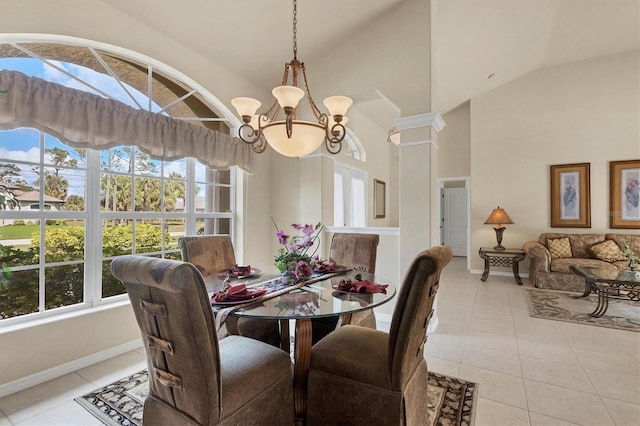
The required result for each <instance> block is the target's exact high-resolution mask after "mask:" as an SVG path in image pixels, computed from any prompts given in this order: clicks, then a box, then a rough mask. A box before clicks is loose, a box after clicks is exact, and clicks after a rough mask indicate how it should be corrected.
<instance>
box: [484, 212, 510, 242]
mask: <svg viewBox="0 0 640 426" xmlns="http://www.w3.org/2000/svg"><path fill="white" fill-rule="evenodd" d="M512 223H513V221H512V220H511V218H510V217H509V215H508V214H507V212H505V211H504V209H501V208H500V206H498V208H496V209H493V211H492V212H491V214H490V215H489V217H488V218H487V220H485V222H484V224H485V225H496V226H495V227H494V229H495V231H496V240H497V242H498V245H497V246H495V247H493V248H494V249H495V250H504V249H505V248H504V246H503V245H502V234H504V230H505V229H507V228H505V227H504V226H502V225H509V224H512Z"/></svg>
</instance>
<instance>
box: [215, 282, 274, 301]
mask: <svg viewBox="0 0 640 426" xmlns="http://www.w3.org/2000/svg"><path fill="white" fill-rule="evenodd" d="M266 292H267V290H266V289H264V288H262V289H248V288H247V286H246V285H245V284H237V285H234V286H230V287H227V288H226V289H224V290H217V291H214V292H213V294H212V295H211V301H212V302H213V303H216V302H217V303H221V302H242V301H244V300H251V299H253V298H255V297H258V296H262V295H263V294H265V293H266Z"/></svg>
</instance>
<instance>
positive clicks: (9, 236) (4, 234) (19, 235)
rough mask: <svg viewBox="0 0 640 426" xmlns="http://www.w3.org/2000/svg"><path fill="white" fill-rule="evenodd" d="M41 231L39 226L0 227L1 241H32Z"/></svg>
mask: <svg viewBox="0 0 640 426" xmlns="http://www.w3.org/2000/svg"><path fill="white" fill-rule="evenodd" d="M39 231H40V227H39V226H38V225H19V226H13V225H6V226H0V240H21V239H24V238H29V239H31V236H32V235H33V233H34V232H39Z"/></svg>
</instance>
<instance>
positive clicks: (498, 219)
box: [484, 206, 513, 225]
mask: <svg viewBox="0 0 640 426" xmlns="http://www.w3.org/2000/svg"><path fill="white" fill-rule="evenodd" d="M510 223H513V221H512V220H511V218H510V217H509V215H508V214H507V212H505V211H504V209H501V208H500V206H498V208H497V209H493V211H492V212H491V214H490V215H489V217H488V218H487V220H485V222H484V224H485V225H505V224H510Z"/></svg>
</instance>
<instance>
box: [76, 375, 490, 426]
mask: <svg viewBox="0 0 640 426" xmlns="http://www.w3.org/2000/svg"><path fill="white" fill-rule="evenodd" d="M477 389H478V386H477V384H475V383H472V382H467V381H464V380H460V379H457V378H454V377H449V376H445V375H442V374H437V373H431V372H429V387H428V390H427V392H428V397H427V401H429V403H428V407H427V408H428V410H429V426H436V425H451V426H456V425H460V426H472V425H473V422H474V418H473V410H474V402H475V398H476V395H477V392H476V390H477ZM148 390H149V389H148V377H147V370H142V371H140V372H138V373H136V374H134V375H132V376H130V377H127V378H125V379H122V380H118V381H117V382H115V383H112V384H110V385H107V386H105V387H103V388H101V389H98V390H95V391H93V392H91V393H88V394H87V395H84V396H81V397H79V398H76V401H77V402H78V403H79V404H80V405H82V406H83V407H84V408H85V409H87V410H88V411H89V412H90V413H91V414H93V415H94V416H96V417H97V418H98V419H99V420H100V421H102V422H103V423H104V424H106V425H109V426H118V425H120V426H134V425H135V426H141V425H142V405H143V403H144V399H145V398H146V396H147V392H148Z"/></svg>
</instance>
